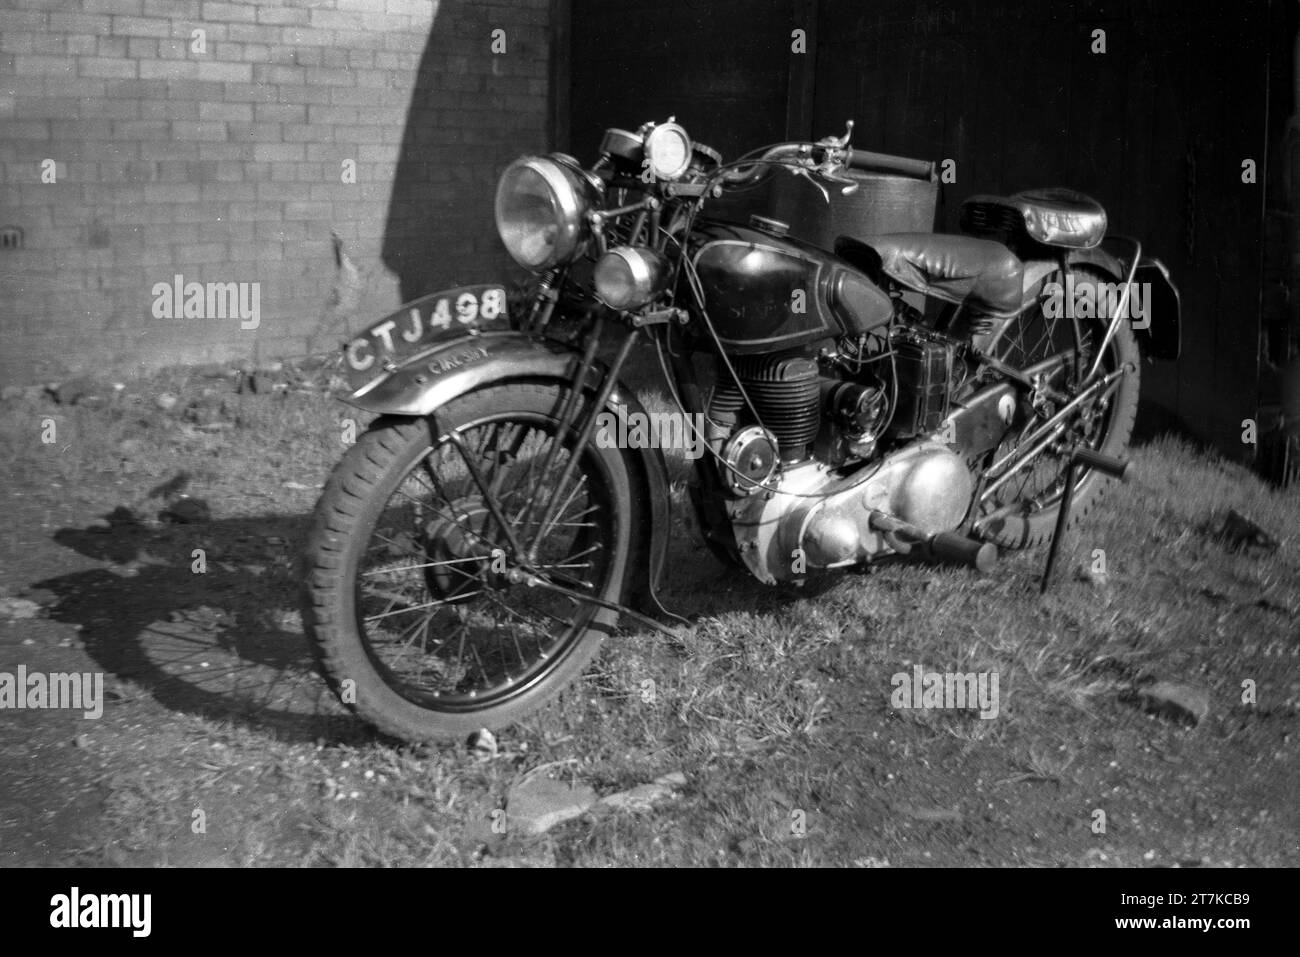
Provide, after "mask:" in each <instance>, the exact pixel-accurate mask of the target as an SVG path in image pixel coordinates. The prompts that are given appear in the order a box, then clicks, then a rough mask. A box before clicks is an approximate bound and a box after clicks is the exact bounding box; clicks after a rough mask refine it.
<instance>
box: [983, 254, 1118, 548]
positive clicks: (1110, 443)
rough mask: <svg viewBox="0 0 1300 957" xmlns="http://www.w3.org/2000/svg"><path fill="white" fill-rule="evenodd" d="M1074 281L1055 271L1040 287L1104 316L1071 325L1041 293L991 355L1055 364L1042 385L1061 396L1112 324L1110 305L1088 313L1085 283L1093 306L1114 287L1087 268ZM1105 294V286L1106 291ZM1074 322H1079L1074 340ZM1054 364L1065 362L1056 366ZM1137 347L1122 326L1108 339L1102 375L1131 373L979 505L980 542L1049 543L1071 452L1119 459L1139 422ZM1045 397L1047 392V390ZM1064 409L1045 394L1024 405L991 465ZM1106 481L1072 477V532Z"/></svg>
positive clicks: (1076, 271)
mask: <svg viewBox="0 0 1300 957" xmlns="http://www.w3.org/2000/svg"><path fill="white" fill-rule="evenodd" d="M1070 272H1071V275H1072V282H1071V283H1070V284H1067V283H1065V282H1064V281H1063V279H1062V276H1061V273H1060V271H1059V270H1058V271H1056V272H1054V273H1052V274H1051V275H1049V276H1048V277H1047V279H1046V280H1045V281H1044V289H1045V290H1046V289H1047V288H1048V286H1049V284H1051V283H1057V284H1059V285H1060V287H1061V288H1062V289H1068V288H1071V286H1072V287H1073V289H1074V294H1075V303H1074V311H1075V314H1076V315H1078V313H1079V312H1081V311H1090V312H1091V311H1099V312H1103V313H1105V315H1104V316H1103V317H1091V318H1090V317H1080V318H1078V319H1077V320H1074V321H1072V320H1071V319H1070V318H1069V317H1068V316H1067V315H1065V314H1063V313H1064V310H1063V309H1057V308H1049V305H1048V302H1047V297H1046V296H1045V295H1040V297H1039V301H1038V303H1037V304H1036V305H1034V306H1032V307H1030V308H1029V309H1026V310H1025V311H1024V312H1022V313H1021V314H1020V315H1019V316H1017V317H1016V318H1015V319H1013V320H1012V321H1011V322H1010V323H1009V324H1008V325H1007V328H1006V329H1005V330H1004V331H1003V332H1002V334H1001V336H1000V337H999V338H998V340H997V341H996V342H995V343H994V345H993V347H992V349H991V352H992V354H993V355H994V357H996V358H997V359H1000V360H1001V361H1002V362H1004V363H1006V364H1008V365H1010V366H1013V367H1015V368H1017V369H1021V370H1025V369H1029V368H1032V367H1034V366H1043V365H1044V364H1046V365H1047V366H1052V365H1055V368H1054V369H1053V371H1051V372H1050V373H1049V374H1048V375H1047V376H1045V378H1044V383H1045V385H1046V386H1049V387H1050V388H1051V389H1053V390H1055V391H1056V392H1058V393H1066V394H1073V386H1074V383H1075V382H1076V376H1079V377H1081V376H1082V375H1085V374H1086V373H1087V371H1088V369H1089V368H1091V366H1092V362H1093V359H1094V357H1095V356H1096V350H1097V348H1098V347H1099V346H1100V345H1101V341H1102V339H1103V338H1104V337H1105V333H1106V327H1107V325H1108V324H1109V316H1110V311H1109V308H1108V306H1105V305H1104V306H1103V308H1101V309H1099V310H1090V309H1086V308H1085V304H1084V301H1083V297H1084V296H1085V295H1088V293H1086V292H1085V289H1086V286H1085V284H1091V285H1092V289H1093V290H1094V293H1093V301H1094V302H1102V301H1103V300H1106V297H1105V296H1102V295H1100V294H1097V293H1096V290H1097V289H1098V288H1099V284H1102V283H1113V282H1114V280H1113V279H1112V278H1111V277H1110V276H1108V275H1107V274H1105V273H1103V272H1100V271H1099V270H1096V269H1093V268H1089V267H1086V266H1085V267H1072V268H1071V270H1070ZM1103 288H1104V287H1103ZM1107 302H1108V300H1107ZM1075 322H1077V324H1078V332H1077V340H1078V341H1077V342H1076V331H1075ZM1054 358H1059V359H1062V360H1063V361H1059V362H1056V363H1053V362H1052V360H1053V359H1054ZM1139 358H1140V357H1139V353H1138V347H1137V341H1136V340H1135V338H1134V336H1133V330H1132V329H1131V327H1130V325H1129V323H1128V322H1127V321H1125V322H1122V323H1121V324H1120V327H1119V329H1118V330H1117V331H1116V333H1115V335H1114V336H1112V337H1111V340H1110V342H1109V343H1108V344H1107V346H1106V351H1105V355H1104V356H1103V358H1102V364H1101V369H1102V372H1103V374H1105V373H1110V372H1114V371H1116V370H1118V369H1121V368H1126V369H1127V370H1128V371H1127V372H1126V373H1125V375H1123V376H1122V377H1120V378H1119V379H1118V381H1117V382H1116V383H1114V384H1113V385H1112V387H1111V388H1110V389H1109V390H1108V391H1107V392H1106V393H1104V395H1103V397H1102V398H1100V399H1098V400H1094V401H1091V402H1088V403H1085V404H1084V405H1083V406H1082V407H1080V409H1079V410H1078V411H1076V412H1075V413H1073V414H1072V415H1071V416H1070V417H1069V418H1068V419H1067V420H1066V428H1065V429H1064V431H1063V432H1062V433H1061V435H1059V436H1058V437H1057V438H1056V439H1055V440H1054V441H1053V442H1052V443H1051V445H1050V446H1049V447H1048V448H1047V450H1046V451H1044V452H1043V453H1042V454H1041V455H1039V457H1038V458H1037V459H1035V460H1034V462H1033V464H1032V465H1029V466H1028V467H1026V468H1025V469H1023V470H1021V471H1020V472H1018V473H1016V474H1015V475H1013V476H1012V477H1011V478H1009V479H1007V480H1006V481H1005V482H1004V483H1003V484H1002V485H1001V486H1000V487H999V488H998V489H997V491H996V492H994V494H993V495H992V496H990V497H989V498H988V499H987V500H986V501H985V502H984V503H982V505H981V507H980V523H981V527H982V529H983V535H984V537H985V538H987V539H989V540H990V541H992V542H995V543H996V544H997V545H999V546H1001V547H1003V548H1025V547H1029V546H1032V545H1038V544H1041V543H1043V542H1047V541H1050V540H1051V538H1052V535H1053V533H1054V530H1055V526H1056V516H1057V512H1058V511H1059V506H1060V502H1061V497H1062V493H1063V492H1064V490H1065V472H1066V467H1067V465H1068V459H1069V455H1070V452H1071V451H1072V449H1073V448H1074V447H1076V446H1079V445H1082V446H1085V447H1087V448H1090V449H1094V450H1096V451H1100V452H1103V453H1105V454H1106V455H1110V456H1113V457H1115V458H1123V457H1124V455H1125V453H1126V452H1127V450H1128V442H1129V437H1130V436H1131V435H1132V433H1133V421H1134V419H1135V418H1136V416H1137V405H1138V392H1139V384H1140V383H1139V378H1140V372H1139V370H1140V368H1141V366H1140V362H1139ZM1044 391H1045V390H1044ZM1062 405H1063V402H1061V401H1060V400H1059V399H1055V400H1053V399H1050V398H1047V397H1045V396H1043V395H1042V394H1039V395H1038V396H1036V397H1032V398H1031V400H1030V401H1029V402H1027V403H1022V409H1025V410H1026V412H1027V414H1025V415H1024V416H1022V418H1023V425H1021V426H1020V427H1018V428H1017V429H1016V430H1015V433H1014V434H1013V435H1011V436H1008V437H1007V438H1006V439H1004V440H1003V442H1002V444H1001V445H999V446H998V448H997V449H996V450H995V451H994V452H993V453H992V455H991V456H990V459H989V462H990V463H992V462H997V461H998V460H1000V459H1002V457H1003V456H1005V455H1007V454H1008V453H1010V452H1011V451H1013V450H1014V449H1016V448H1017V447H1018V446H1019V445H1021V444H1022V443H1023V442H1025V441H1026V440H1027V439H1028V438H1029V437H1030V435H1031V433H1033V432H1034V431H1035V430H1036V429H1038V428H1039V427H1041V426H1042V425H1043V423H1044V422H1045V421H1046V420H1047V419H1048V418H1050V417H1051V416H1052V415H1053V414H1054V413H1056V412H1057V411H1059V409H1060V407H1061V406H1062ZM1106 484H1107V482H1106V478H1105V476H1103V475H1100V474H1099V473H1097V472H1094V471H1092V470H1090V469H1086V468H1082V467H1080V468H1078V469H1076V471H1075V491H1074V500H1073V502H1072V504H1071V509H1070V526H1071V527H1073V526H1074V525H1075V524H1076V523H1078V522H1079V521H1081V520H1082V519H1083V518H1084V517H1085V516H1086V515H1087V514H1088V513H1089V512H1090V511H1091V510H1092V509H1094V508H1095V507H1096V506H1097V504H1098V502H1099V501H1100V499H1101V497H1102V495H1103V493H1104V491H1105V487H1106Z"/></svg>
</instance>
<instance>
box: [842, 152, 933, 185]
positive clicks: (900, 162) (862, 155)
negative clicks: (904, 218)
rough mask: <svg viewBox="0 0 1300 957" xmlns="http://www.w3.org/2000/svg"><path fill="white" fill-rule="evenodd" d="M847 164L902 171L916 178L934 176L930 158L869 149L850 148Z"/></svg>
mask: <svg viewBox="0 0 1300 957" xmlns="http://www.w3.org/2000/svg"><path fill="white" fill-rule="evenodd" d="M846 165H848V166H850V167H851V168H853V169H860V170H866V171H870V172H873V173H901V174H902V175H904V176H911V177H912V178H914V179H932V178H933V177H934V164H933V163H931V162H930V161H929V160H916V159H908V158H907V157H905V156H890V155H889V154H888V153H872V152H871V151H869V150H849V157H848V163H847V164H846Z"/></svg>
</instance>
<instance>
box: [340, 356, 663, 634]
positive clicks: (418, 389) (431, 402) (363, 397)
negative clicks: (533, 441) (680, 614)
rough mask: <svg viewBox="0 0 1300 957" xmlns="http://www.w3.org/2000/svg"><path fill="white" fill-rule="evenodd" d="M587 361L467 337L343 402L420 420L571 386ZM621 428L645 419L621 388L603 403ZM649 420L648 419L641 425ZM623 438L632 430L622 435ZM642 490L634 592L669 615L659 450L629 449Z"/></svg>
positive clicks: (650, 609) (590, 384) (590, 385)
mask: <svg viewBox="0 0 1300 957" xmlns="http://www.w3.org/2000/svg"><path fill="white" fill-rule="evenodd" d="M581 360H582V357H581V356H580V355H579V354H578V353H577V352H576V351H574V350H573V349H570V348H568V347H566V346H563V345H560V344H559V343H555V342H550V341H548V340H543V339H534V338H531V337H529V336H527V335H524V334H523V333H521V332H507V331H503V332H485V333H481V334H479V335H467V336H463V337H461V338H459V339H454V340H452V341H450V342H443V343H439V344H438V345H437V346H435V347H433V348H431V349H427V350H425V351H424V352H422V353H420V354H418V355H416V356H413V357H412V358H410V359H408V360H406V362H404V363H403V364H402V365H401V366H400V367H399V368H397V369H395V370H394V371H393V372H391V373H389V374H388V375H386V376H384V377H383V378H381V379H378V380H377V381H375V382H374V383H372V384H369V385H367V386H364V387H363V388H361V389H359V390H357V391H356V392H353V393H352V394H350V395H348V396H346V397H344V398H343V400H342V401H344V402H346V403H347V404H348V405H352V406H355V407H356V408H359V409H364V410H365V411H367V412H375V413H378V414H381V415H400V416H417V417H422V416H426V415H429V414H431V413H432V412H434V411H435V410H437V409H438V408H440V407H442V406H443V405H445V404H447V403H448V402H450V401H451V400H452V399H455V398H458V397H459V396H462V395H465V394H466V393H468V392H473V391H475V390H476V389H481V388H484V387H485V386H489V385H496V384H499V383H503V382H512V381H520V380H532V381H537V380H544V381H552V382H557V383H562V384H564V385H568V384H570V383H572V381H573V377H574V376H575V375H577V373H578V369H579V367H580V365H581ZM605 373H606V367H605V366H604V365H603V364H601V363H599V362H597V363H596V364H595V366H594V367H593V369H592V374H591V375H590V376H589V377H588V381H587V382H586V383H584V386H583V390H584V391H585V392H586V393H588V394H589V395H594V393H595V392H596V391H597V390H598V389H599V387H600V383H601V382H602V381H604V377H605ZM606 409H607V411H609V412H610V413H612V414H613V415H615V416H616V417H617V418H618V420H619V423H620V425H622V426H624V427H626V425H627V418H628V416H629V415H633V414H639V415H640V416H644V415H645V414H646V411H645V408H644V407H643V406H642V405H641V401H640V400H639V399H638V398H637V397H636V393H634V392H633V391H632V390H631V389H629V388H627V386H625V385H624V384H623V383H621V382H620V383H618V384H617V385H616V386H615V389H614V391H613V393H612V394H611V395H610V397H609V402H608V403H607V405H606ZM642 421H644V419H642ZM620 434H623V435H626V434H628V432H627V431H626V430H622V431H621V432H620ZM624 454H625V455H626V456H627V457H628V458H629V464H630V465H631V468H632V472H633V478H634V481H635V482H636V485H637V488H634V490H633V494H634V497H635V498H637V499H639V501H634V502H633V503H632V508H633V516H634V519H633V520H634V522H635V523H636V525H637V529H636V531H637V534H636V535H635V536H634V539H635V541H636V542H637V543H638V544H637V548H638V550H639V552H640V555H639V556H638V560H637V561H634V562H632V563H631V565H632V567H633V569H634V572H633V573H634V574H635V575H636V576H637V577H636V578H634V579H633V580H630V581H629V583H628V584H629V590H630V591H631V593H632V595H633V596H634V597H635V598H636V599H638V602H637V603H638V604H639V605H640V606H641V610H642V611H645V612H646V613H647V614H659V615H662V614H666V612H665V610H664V609H663V607H662V606H661V605H660V604H659V600H658V598H657V597H656V590H657V589H658V586H659V579H660V577H661V575H662V573H663V565H664V557H665V555H666V554H667V548H668V532H669V529H670V528H671V519H670V515H669V506H670V500H669V486H668V466H667V463H666V462H665V461H664V456H663V452H662V451H661V450H660V449H658V448H637V449H627V450H624Z"/></svg>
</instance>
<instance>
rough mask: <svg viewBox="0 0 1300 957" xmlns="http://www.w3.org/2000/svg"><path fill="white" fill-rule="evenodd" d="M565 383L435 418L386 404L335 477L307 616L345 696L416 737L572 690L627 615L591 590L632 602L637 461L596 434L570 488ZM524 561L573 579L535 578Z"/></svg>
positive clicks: (506, 389) (456, 730)
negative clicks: (392, 410)
mask: <svg viewBox="0 0 1300 957" xmlns="http://www.w3.org/2000/svg"><path fill="white" fill-rule="evenodd" d="M562 396H563V393H562V392H561V390H560V388H559V387H558V386H552V385H541V384H518V385H516V384H511V385H503V386H496V387H492V388H488V389H484V390H482V391H479V392H474V393H471V394H469V395H466V396H463V397H461V398H459V399H456V400H454V401H452V402H450V403H448V404H447V405H446V406H444V407H443V408H442V409H440V410H439V411H438V412H437V413H435V414H434V415H432V416H430V417H429V418H428V419H401V420H396V419H388V420H380V422H379V423H377V424H376V426H375V427H372V428H371V430H370V431H369V432H367V433H366V434H365V435H363V436H362V437H361V439H360V440H359V441H358V442H357V444H356V445H355V446H353V447H352V448H351V449H350V450H349V451H348V452H347V454H346V455H345V456H344V458H343V460H342V461H341V462H340V463H339V465H338V466H337V468H336V469H335V471H334V474H333V475H332V476H331V478H330V481H329V483H328V484H327V485H326V488H325V491H324V493H323V494H322V497H321V500H320V502H319V504H318V505H317V509H316V513H315V516H314V520H313V525H312V530H311V533H310V537H309V540H308V548H307V563H308V565H307V575H306V578H305V592H304V606H303V607H304V615H303V617H304V624H305V626H306V628H307V632H308V634H309V636H310V637H311V639H312V642H313V646H314V648H315V650H316V652H317V657H318V660H319V661H320V663H321V665H322V666H323V668H324V671H325V673H326V677H327V678H328V680H329V681H330V683H331V685H332V686H333V687H334V689H335V691H336V692H337V693H338V694H339V696H340V698H341V699H342V700H343V701H344V703H345V704H348V705H349V706H350V707H352V708H353V709H354V710H355V711H356V712H358V713H359V714H360V715H361V716H362V717H364V718H365V719H366V720H368V721H369V722H371V723H372V724H374V725H375V726H377V727H378V728H380V729H381V730H383V731H385V732H387V733H389V734H392V735H395V736H397V737H399V738H402V739H405V740H410V741H419V740H436V739H447V738H451V737H457V736H463V735H465V734H467V733H469V732H471V731H473V730H476V729H478V728H483V727H487V728H499V727H503V726H505V725H508V724H510V723H512V722H514V721H516V720H518V719H519V718H521V717H523V716H524V715H526V714H527V713H529V712H530V711H532V710H534V709H536V708H538V707H540V706H542V705H543V704H545V703H546V702H547V701H549V700H550V699H551V698H553V697H554V696H555V695H556V694H558V693H559V692H560V691H561V690H562V689H563V688H564V686H565V685H566V684H568V683H569V681H571V680H572V679H573V678H574V677H576V676H577V675H578V674H579V673H580V672H581V670H582V669H583V667H584V666H585V665H586V664H587V663H588V662H589V661H590V660H591V658H592V656H593V655H594V654H595V653H596V651H597V649H598V647H599V644H600V640H601V638H602V636H603V635H604V634H605V633H607V632H608V631H609V630H610V629H611V628H612V627H613V625H614V623H615V620H616V618H617V612H615V611H613V610H610V609H607V608H602V607H600V606H598V605H596V604H593V603H591V602H586V601H583V600H581V597H580V596H581V595H584V594H590V595H593V596H596V597H597V598H599V599H602V600H603V601H606V602H618V601H619V598H620V595H621V592H622V583H623V581H624V578H625V576H626V574H627V570H628V560H629V559H628V556H629V553H630V550H631V539H630V534H631V528H632V521H631V518H632V516H631V508H632V504H631V493H630V482H629V474H628V472H627V465H626V462H625V460H624V459H623V457H622V454H621V453H620V452H619V451H618V450H617V449H600V448H597V447H595V444H594V443H593V444H592V447H591V448H589V449H587V450H586V451H585V452H584V453H583V454H582V456H581V458H580V459H579V461H578V463H577V466H576V470H575V471H574V473H573V476H572V478H571V479H570V480H569V481H568V482H567V483H566V487H565V488H564V489H562V490H556V488H555V486H556V482H557V481H558V480H559V478H560V477H561V474H562V472H563V471H564V469H565V466H566V464H567V463H568V462H569V459H570V457H571V456H572V450H573V445H574V442H575V441H576V435H575V434H574V432H573V430H572V429H569V430H567V431H565V432H564V434H562V430H561V426H560V421H559V416H560V406H561V402H562ZM579 421H581V412H580V413H579ZM552 494H554V495H555V496H556V498H555V503H556V506H557V507H558V512H557V514H556V516H555V519H554V521H553V522H551V523H550V524H549V526H548V527H546V528H543V524H544V523H543V518H544V516H545V514H546V510H547V505H548V503H549V502H550V501H551V496H552ZM533 546H535V547H536V550H535V556H536V557H535V560H534V561H532V562H531V563H527V562H523V561H521V555H520V554H519V552H524V553H527V552H528V551H529V550H530V549H531V548H533ZM521 564H528V565H529V567H530V568H531V569H532V570H533V571H535V572H536V574H537V575H538V576H541V577H544V578H545V579H546V580H548V581H550V582H553V583H556V584H558V585H561V586H563V587H564V588H566V589H570V590H571V591H570V593H569V594H565V593H562V592H559V591H557V590H552V589H547V588H545V587H537V586H535V585H534V586H530V585H528V584H527V579H526V578H525V577H524V576H521V575H520V574H518V572H519V566H520V565H521ZM575 595H576V596H579V597H575Z"/></svg>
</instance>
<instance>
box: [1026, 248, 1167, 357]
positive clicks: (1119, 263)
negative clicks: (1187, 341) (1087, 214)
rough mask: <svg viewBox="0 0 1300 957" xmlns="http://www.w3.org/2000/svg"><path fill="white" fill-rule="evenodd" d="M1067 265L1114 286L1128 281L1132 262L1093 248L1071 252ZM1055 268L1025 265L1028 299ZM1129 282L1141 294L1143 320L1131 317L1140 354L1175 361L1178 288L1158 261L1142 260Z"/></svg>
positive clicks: (1043, 264) (1039, 262)
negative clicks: (1110, 280)
mask: <svg viewBox="0 0 1300 957" xmlns="http://www.w3.org/2000/svg"><path fill="white" fill-rule="evenodd" d="M1067 261H1068V262H1069V263H1070V265H1072V266H1073V265H1085V266H1092V267H1094V268H1096V269H1100V270H1101V271H1102V272H1104V273H1106V274H1107V275H1108V276H1111V277H1112V278H1113V279H1114V281H1115V282H1123V281H1124V280H1125V279H1127V278H1128V267H1129V266H1130V265H1131V263H1132V260H1131V259H1130V260H1128V261H1125V260H1123V259H1121V258H1119V257H1118V256H1116V255H1114V254H1113V253H1111V252H1109V251H1107V250H1106V249H1103V248H1102V247H1101V246H1094V247H1093V248H1092V249H1075V250H1071V251H1070V253H1069V256H1068V257H1067ZM1056 268H1057V265H1056V263H1055V262H1054V261H1052V260H1034V261H1033V262H1028V263H1026V264H1025V287H1024V288H1025V291H1026V294H1027V295H1028V294H1029V293H1031V292H1034V291H1035V290H1036V289H1037V286H1038V285H1039V284H1040V283H1041V282H1042V281H1043V280H1044V279H1046V278H1047V277H1048V276H1049V275H1051V273H1052V272H1053V271H1055V270H1056ZM1133 281H1134V282H1135V283H1137V284H1139V288H1140V289H1141V290H1142V296H1143V298H1142V302H1141V306H1142V311H1143V312H1144V313H1145V315H1144V316H1141V317H1135V321H1134V322H1133V326H1132V328H1133V332H1134V334H1135V335H1136V336H1137V339H1138V342H1139V343H1140V344H1141V346H1142V351H1143V353H1144V354H1146V355H1147V356H1149V357H1151V358H1153V359H1177V358H1178V355H1179V352H1180V350H1181V344H1182V304H1181V302H1180V300H1179V296H1178V287H1177V286H1175V285H1174V283H1173V280H1172V279H1170V278H1169V270H1168V269H1167V268H1166V267H1165V264H1164V263H1162V262H1161V261H1160V260H1159V259H1153V258H1151V257H1149V256H1143V257H1142V260H1141V261H1140V262H1139V263H1138V267H1137V271H1136V272H1135V273H1134V274H1133Z"/></svg>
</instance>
